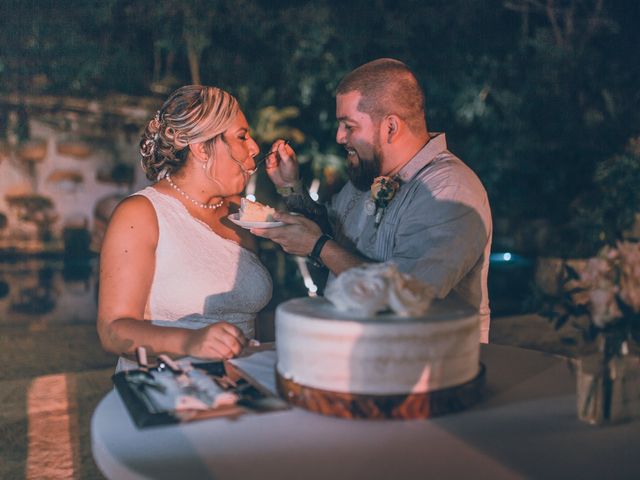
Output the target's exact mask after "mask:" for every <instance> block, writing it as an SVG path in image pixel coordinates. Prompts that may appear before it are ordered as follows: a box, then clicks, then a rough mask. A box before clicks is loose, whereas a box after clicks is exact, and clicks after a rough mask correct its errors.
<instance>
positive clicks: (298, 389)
mask: <svg viewBox="0 0 640 480" xmlns="http://www.w3.org/2000/svg"><path fill="white" fill-rule="evenodd" d="M485 372H486V369H485V367H484V365H483V364H482V363H481V364H480V370H479V372H478V375H476V376H475V378H473V379H472V380H470V381H468V382H466V383H463V384H462V385H456V386H454V387H450V388H443V389H441V390H434V391H431V392H425V393H409V394H400V395H369V394H357V393H343V392H331V391H327V390H320V389H317V388H312V387H307V386H304V385H300V384H298V383H296V382H294V381H292V380H288V379H286V378H284V377H283V376H282V375H280V373H279V372H278V371H277V370H276V386H277V388H278V393H279V394H280V395H281V396H282V398H284V399H286V400H287V401H288V402H289V403H290V404H292V405H296V406H298V407H302V408H306V409H307V410H311V411H312V412H316V413H321V414H323V415H332V416H335V417H342V418H368V419H392V418H393V419H414V418H431V417H437V416H439V415H445V414H447V413H454V412H458V411H460V410H464V409H466V408H469V407H471V406H472V405H474V404H476V403H477V402H478V401H479V400H480V399H481V398H482V395H483V392H484V384H485Z"/></svg>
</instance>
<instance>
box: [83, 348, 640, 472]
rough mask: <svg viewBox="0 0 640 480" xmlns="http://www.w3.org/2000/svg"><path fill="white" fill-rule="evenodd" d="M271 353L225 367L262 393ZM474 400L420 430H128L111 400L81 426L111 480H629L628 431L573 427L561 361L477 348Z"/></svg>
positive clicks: (249, 418) (324, 423)
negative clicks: (479, 368)
mask: <svg viewBox="0 0 640 480" xmlns="http://www.w3.org/2000/svg"><path fill="white" fill-rule="evenodd" d="M275 359H276V356H275V352H273V351H266V352H259V353H256V354H254V355H252V356H249V357H245V358H241V359H237V360H234V361H233V363H234V364H236V365H237V366H238V367H239V368H241V369H243V370H244V371H245V372H247V373H248V374H249V375H250V376H251V377H253V378H254V379H256V380H257V381H259V382H261V383H262V384H263V385H264V386H265V387H267V388H269V389H271V390H272V391H273V389H274V384H275V381H274V370H273V369H274V363H275ZM481 360H482V362H483V363H484V364H485V366H486V368H487V384H486V397H485V400H484V401H483V402H481V403H480V404H478V405H477V406H476V407H474V408H471V409H469V410H466V411H463V412H461V413H456V414H452V415H446V416H442V417H437V418H431V419H428V420H346V419H341V418H334V417H327V416H323V415H319V414H316V413H311V412H307V411H305V410H302V409H300V408H292V409H291V410H285V411H277V412H270V413H260V414H247V415H244V416H241V417H239V418H237V419H235V420H231V419H225V418H223V419H212V420H203V421H197V422H192V423H183V424H178V425H170V426H163V427H150V428H146V429H137V428H136V427H135V425H134V424H133V422H132V421H131V418H130V416H129V413H128V412H127V410H126V408H125V406H124V404H123V403H122V401H121V399H120V397H119V395H118V393H117V392H116V391H115V390H114V391H111V392H110V393H109V394H107V395H106V397H105V398H104V399H103V400H102V401H101V402H100V404H99V405H98V407H97V408H96V411H95V412H94V414H93V418H92V421H91V441H92V449H93V456H94V459H95V460H96V463H97V464H98V467H99V468H100V470H101V471H102V472H103V473H104V475H105V476H106V477H107V478H110V479H111V478H112V479H122V480H125V479H141V478H154V479H164V478H166V479H175V478H189V479H191V478H194V479H195V478H216V479H237V478H242V479H244V480H247V479H253V478H256V479H271V478H278V479H288V478H291V479H300V478H304V479H306V480H309V479H332V480H339V479H352V478H366V479H368V480H370V479H378V478H379V479H387V478H492V479H507V478H508V479H512V478H573V477H577V478H580V479H581V480H582V479H588V478H597V479H599V480H602V479H603V478H640V462H639V461H638V459H637V449H638V445H640V422H632V423H626V424H621V425H614V426H609V427H604V428H595V427H592V426H589V425H586V424H584V423H582V422H580V421H578V419H577V414H576V405H575V403H576V397H575V378H574V377H573V375H572V374H571V372H570V370H569V368H568V366H567V362H566V361H565V360H564V359H562V358H559V357H555V356H553V355H548V354H544V353H540V352H534V351H531V350H524V349H519V348H513V347H503V346H498V345H483V346H482V351H481Z"/></svg>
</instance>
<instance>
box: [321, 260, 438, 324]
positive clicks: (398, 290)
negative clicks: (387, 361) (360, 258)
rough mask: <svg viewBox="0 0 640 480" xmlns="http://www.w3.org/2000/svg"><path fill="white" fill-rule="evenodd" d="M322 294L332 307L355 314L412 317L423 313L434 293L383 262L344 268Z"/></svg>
mask: <svg viewBox="0 0 640 480" xmlns="http://www.w3.org/2000/svg"><path fill="white" fill-rule="evenodd" d="M324 296H325V298H326V299H327V300H329V301H330V302H331V303H333V305H334V306H335V307H336V309H338V310H340V311H344V312H349V313H353V314H354V315H357V316H363V317H365V316H371V315H375V314H376V313H379V312H388V311H391V312H393V313H395V314H396V315H398V316H401V317H414V316H421V315H424V314H425V313H426V311H427V310H428V309H429V306H430V305H431V302H432V300H433V298H434V297H435V292H434V290H433V288H432V287H431V286H430V285H428V284H426V283H424V282H422V281H420V280H418V279H417V278H415V277H412V276H410V275H407V274H404V273H401V272H400V271H398V269H397V267H396V265H395V264H394V263H392V262H386V263H369V264H365V265H363V266H360V267H355V268H351V269H349V270H346V271H345V272H343V273H341V274H340V275H339V276H338V277H337V278H336V279H335V280H334V281H333V283H331V284H330V285H329V286H328V287H327V289H326V291H325V294H324Z"/></svg>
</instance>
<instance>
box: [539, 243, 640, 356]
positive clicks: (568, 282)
mask: <svg viewBox="0 0 640 480" xmlns="http://www.w3.org/2000/svg"><path fill="white" fill-rule="evenodd" d="M544 304H545V309H544V311H543V312H542V314H543V315H544V316H546V317H548V318H549V319H550V320H551V321H552V322H553V324H554V326H555V328H556V329H560V328H562V327H563V326H564V325H565V324H566V323H567V322H569V321H571V324H572V325H573V326H574V327H576V328H577V329H578V330H579V331H580V332H581V333H582V339H583V341H585V342H587V343H589V342H593V341H595V340H596V339H597V338H598V336H600V335H607V336H609V337H610V338H611V339H613V340H615V343H616V345H617V347H616V348H620V347H621V346H622V343H623V342H625V341H627V340H630V339H633V338H637V336H638V333H640V243H638V242H631V241H618V242H617V243H616V245H615V247H613V246H605V247H603V248H602V249H601V250H600V251H599V252H598V254H597V255H596V256H595V257H592V258H589V259H587V260H586V262H585V263H584V264H582V265H581V266H579V267H578V266H577V265H576V266H575V268H574V267H572V266H569V265H565V272H564V275H563V279H562V289H561V293H560V295H559V296H557V297H550V298H547V299H546V301H545V302H544ZM565 341H566V339H565Z"/></svg>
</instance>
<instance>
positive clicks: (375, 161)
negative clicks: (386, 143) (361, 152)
mask: <svg viewBox="0 0 640 480" xmlns="http://www.w3.org/2000/svg"><path fill="white" fill-rule="evenodd" d="M347 174H348V175H349V180H351V183H352V184H353V186H354V187H356V188H357V189H358V190H361V191H363V192H366V191H368V190H369V189H370V188H371V184H372V183H373V180H374V178H376V177H377V176H379V175H380V158H379V157H378V155H375V154H374V155H373V158H371V159H364V158H360V159H359V161H358V164H357V165H348V166H347Z"/></svg>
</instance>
